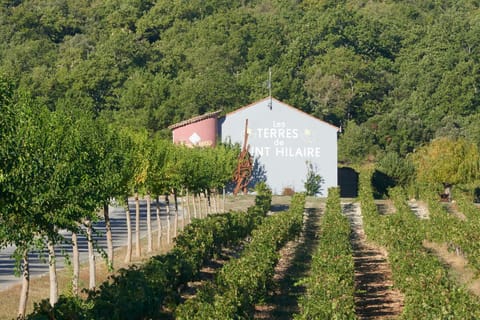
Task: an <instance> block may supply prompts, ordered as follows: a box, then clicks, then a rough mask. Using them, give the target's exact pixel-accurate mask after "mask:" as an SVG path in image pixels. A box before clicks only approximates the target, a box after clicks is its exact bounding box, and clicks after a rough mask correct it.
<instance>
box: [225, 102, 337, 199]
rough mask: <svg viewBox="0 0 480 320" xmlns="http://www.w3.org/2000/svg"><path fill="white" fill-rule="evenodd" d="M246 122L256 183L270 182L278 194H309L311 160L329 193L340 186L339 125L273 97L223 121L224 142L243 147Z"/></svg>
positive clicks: (237, 112) (230, 115)
mask: <svg viewBox="0 0 480 320" xmlns="http://www.w3.org/2000/svg"><path fill="white" fill-rule="evenodd" d="M246 119H248V133H249V138H248V143H249V145H250V152H251V154H252V155H253V156H254V159H255V162H256V168H255V169H256V170H255V177H254V179H257V180H263V179H266V182H267V184H268V185H269V186H270V187H271V188H272V190H273V192H274V193H276V194H281V193H282V191H283V190H284V189H285V188H292V189H294V190H295V191H304V181H305V179H306V176H307V162H308V163H312V164H313V165H314V167H315V168H316V169H317V171H318V173H319V174H320V175H321V176H322V177H323V178H324V179H325V184H324V185H322V189H323V195H326V194H327V189H328V188H329V187H333V186H337V132H338V128H337V127H335V126H332V125H330V124H328V123H326V122H323V121H321V120H319V119H317V118H314V117H312V116H310V115H308V114H306V113H304V112H302V111H300V110H298V109H295V108H293V107H291V106H288V105H286V104H284V103H282V102H280V101H278V100H276V99H270V98H267V99H264V100H261V101H259V102H256V103H254V104H251V105H249V106H247V107H244V108H241V109H238V110H236V111H234V112H232V113H229V114H227V115H226V116H225V117H224V118H223V119H221V120H220V123H219V126H220V128H219V130H220V132H219V133H220V136H221V139H222V141H225V142H228V141H230V142H232V143H239V144H242V143H243V139H244V132H245V120H246Z"/></svg>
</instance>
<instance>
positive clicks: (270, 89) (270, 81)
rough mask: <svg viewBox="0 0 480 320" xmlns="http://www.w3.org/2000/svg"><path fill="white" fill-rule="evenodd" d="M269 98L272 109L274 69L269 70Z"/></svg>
mask: <svg viewBox="0 0 480 320" xmlns="http://www.w3.org/2000/svg"><path fill="white" fill-rule="evenodd" d="M268 96H269V97H270V102H269V104H268V107H269V108H270V110H271V109H272V68H271V67H270V68H268Z"/></svg>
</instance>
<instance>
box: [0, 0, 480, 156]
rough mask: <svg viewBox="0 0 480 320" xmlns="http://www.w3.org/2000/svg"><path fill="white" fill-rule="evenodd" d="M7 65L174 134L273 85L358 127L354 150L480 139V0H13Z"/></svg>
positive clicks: (54, 100)
mask: <svg viewBox="0 0 480 320" xmlns="http://www.w3.org/2000/svg"><path fill="white" fill-rule="evenodd" d="M0 3H1V5H0V74H2V76H3V77H6V78H8V79H10V80H13V81H15V83H16V85H17V86H18V88H19V89H21V90H25V91H28V92H30V93H31V94H32V95H33V97H35V98H36V99H38V100H37V101H39V102H40V103H42V104H45V105H47V106H48V107H49V108H50V109H52V110H54V109H65V108H66V109H74V108H75V109H76V108H78V109H80V110H82V111H85V112H91V113H93V114H94V115H95V116H96V117H102V118H105V119H107V120H108V121H112V122H118V123H119V124H121V125H122V126H140V127H146V128H148V129H149V130H150V131H151V132H152V133H158V134H159V135H161V136H166V135H167V134H168V130H166V127H167V126H168V125H170V124H172V123H174V122H176V121H179V120H183V119H185V118H188V117H191V116H194V115H198V114H201V113H204V112H206V111H211V110H216V109H219V108H221V109H223V110H224V111H230V110H233V109H235V108H238V107H240V106H243V105H244V104H248V103H251V102H253V101H256V100H258V99H261V98H263V97H265V96H267V95H268V89H267V85H266V81H267V79H268V69H269V68H271V69H272V93H273V95H274V96H275V97H276V98H278V99H280V100H283V101H285V102H287V103H289V104H291V105H293V106H296V107H298V108H300V109H302V110H304V111H306V112H308V113H311V114H313V115H315V116H317V117H319V118H322V119H325V120H327V121H329V122H332V123H334V124H336V125H338V126H342V128H344V130H343V135H342V137H341V144H340V160H341V161H342V160H345V159H349V160H350V161H353V162H355V161H359V160H363V159H365V158H366V157H367V156H370V157H372V156H373V157H376V158H377V159H378V158H381V157H382V154H385V152H388V151H393V152H395V153H398V154H400V155H402V156H403V155H405V154H407V153H408V152H411V151H413V150H414V149H415V148H416V147H417V146H419V145H420V144H422V143H424V142H427V141H429V140H431V139H432V138H435V137H439V136H451V137H466V138H467V139H469V140H472V141H473V142H474V143H476V144H478V143H480V126H479V125H478V124H479V123H480V114H479V112H478V110H479V107H478V106H479V100H480V93H479V85H480V72H479V66H480V64H479V59H480V46H479V45H480V37H479V36H478V35H479V34H480V10H479V6H480V2H479V1H478V0H455V1H453V0H425V1H399V0H398V1H395V0H382V1H380V0H346V1H337V0H335V1H333V0H304V1H301V0H295V1H294V0H251V1H250V0H242V1H238V0H237V1H234V0H191V1H185V0H158V1H154V0H108V1H105V0H55V1H45V0H26V1H20V0H16V1H13V0H12V1H8V0H2V1H1V2H0Z"/></svg>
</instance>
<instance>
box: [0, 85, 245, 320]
mask: <svg viewBox="0 0 480 320" xmlns="http://www.w3.org/2000/svg"><path fill="white" fill-rule="evenodd" d="M0 109H1V110H0V140H1V141H2V144H1V146H0V161H1V163H0V247H5V246H8V245H14V246H15V247H16V250H15V257H16V259H17V266H18V268H19V270H21V271H22V279H23V285H22V295H21V301H20V305H19V312H18V314H19V316H20V317H23V316H24V314H25V306H26V301H27V297H28V290H29V266H28V253H29V252H31V251H32V250H34V249H44V248H45V247H47V248H48V255H49V265H50V279H51V281H50V283H51V286H50V303H51V304H55V302H56V301H57V299H58V290H57V282H56V270H55V251H54V247H55V245H57V244H59V243H62V242H69V241H70V240H67V239H64V237H63V236H62V235H61V234H60V232H59V231H60V230H68V231H70V232H72V234H73V235H72V239H71V242H72V245H73V261H72V262H73V265H74V282H73V288H74V292H76V291H77V290H78V275H79V269H78V265H79V261H78V246H77V235H78V234H79V233H83V234H86V237H87V240H88V243H89V252H90V254H89V260H90V262H91V263H90V265H91V273H92V274H93V275H94V270H95V268H94V259H95V256H94V254H93V242H92V233H93V230H92V223H93V222H95V221H97V220H99V219H101V216H100V214H99V212H100V209H102V208H103V218H104V219H105V223H106V233H107V240H109V241H108V242H109V245H108V250H107V255H108V263H109V265H110V267H113V247H112V244H111V230H110V226H109V216H108V205H109V203H110V200H111V199H112V198H113V197H114V198H116V199H126V202H125V203H126V204H128V196H129V195H131V194H133V193H134V192H135V195H136V199H138V194H139V193H141V194H144V195H146V198H147V201H148V199H149V196H150V195H152V194H153V195H160V194H169V193H174V194H177V193H179V192H182V191H183V190H189V191H190V192H192V193H194V194H198V193H200V192H206V193H207V194H208V193H209V192H210V190H215V189H218V188H221V187H222V186H224V185H225V184H226V183H227V182H229V181H230V180H231V176H232V173H233V170H234V166H235V162H236V159H237V156H238V150H239V148H238V147H234V146H227V145H220V146H218V147H217V148H215V149H189V148H186V147H181V146H174V145H173V144H171V142H169V141H163V140H156V139H151V138H150V137H149V136H148V134H147V133H146V132H145V131H141V130H138V131H132V130H126V129H122V128H115V127H112V126H109V125H107V124H106V123H104V122H102V121H100V120H98V119H97V120H95V119H93V117H92V116H91V115H89V114H88V113H85V112H84V111H77V110H76V109H75V108H68V109H58V110H56V111H54V112H52V111H50V110H49V109H47V108H46V107H43V106H42V105H41V104H40V103H38V101H35V100H34V99H32V98H31V97H29V96H28V95H27V94H24V93H22V92H20V91H16V90H15V89H14V87H13V85H12V83H10V82H9V81H7V80H3V79H0ZM137 204H138V202H137ZM136 208H137V210H136V211H137V212H136V220H137V224H136V240H137V250H136V254H137V255H140V249H139V246H138V245H139V242H140V241H139V237H140V236H139V206H138V205H137V206H136ZM129 216H130V212H129V210H127V219H128V220H129ZM128 222H129V221H128ZM130 230H131V228H130V227H129V231H130ZM149 230H151V228H150V227H149ZM149 238H150V239H151V234H149ZM131 242H132V237H131V232H129V239H128V243H129V253H130V255H131ZM150 249H151V248H150ZM127 259H130V256H128V255H127ZM93 287H95V278H94V277H91V279H90V288H93Z"/></svg>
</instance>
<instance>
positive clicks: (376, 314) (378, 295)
mask: <svg viewBox="0 0 480 320" xmlns="http://www.w3.org/2000/svg"><path fill="white" fill-rule="evenodd" d="M343 210H344V213H345V214H346V215H347V217H348V218H349V220H350V223H351V226H352V239H351V241H352V248H353V251H354V264H355V286H356V290H355V305H356V308H355V309H356V312H357V316H358V318H359V319H393V318H396V317H398V316H399V315H400V314H401V312H402V308H403V300H404V298H403V295H402V294H401V293H400V292H399V291H398V290H395V289H393V288H392V286H393V281H392V271H391V269H390V265H389V264H388V261H387V253H386V252H385V250H383V249H381V248H379V247H376V246H374V245H372V244H369V243H367V242H366V241H365V234H364V231H363V222H362V216H361V212H360V206H359V204H357V203H346V204H344V205H343Z"/></svg>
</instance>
